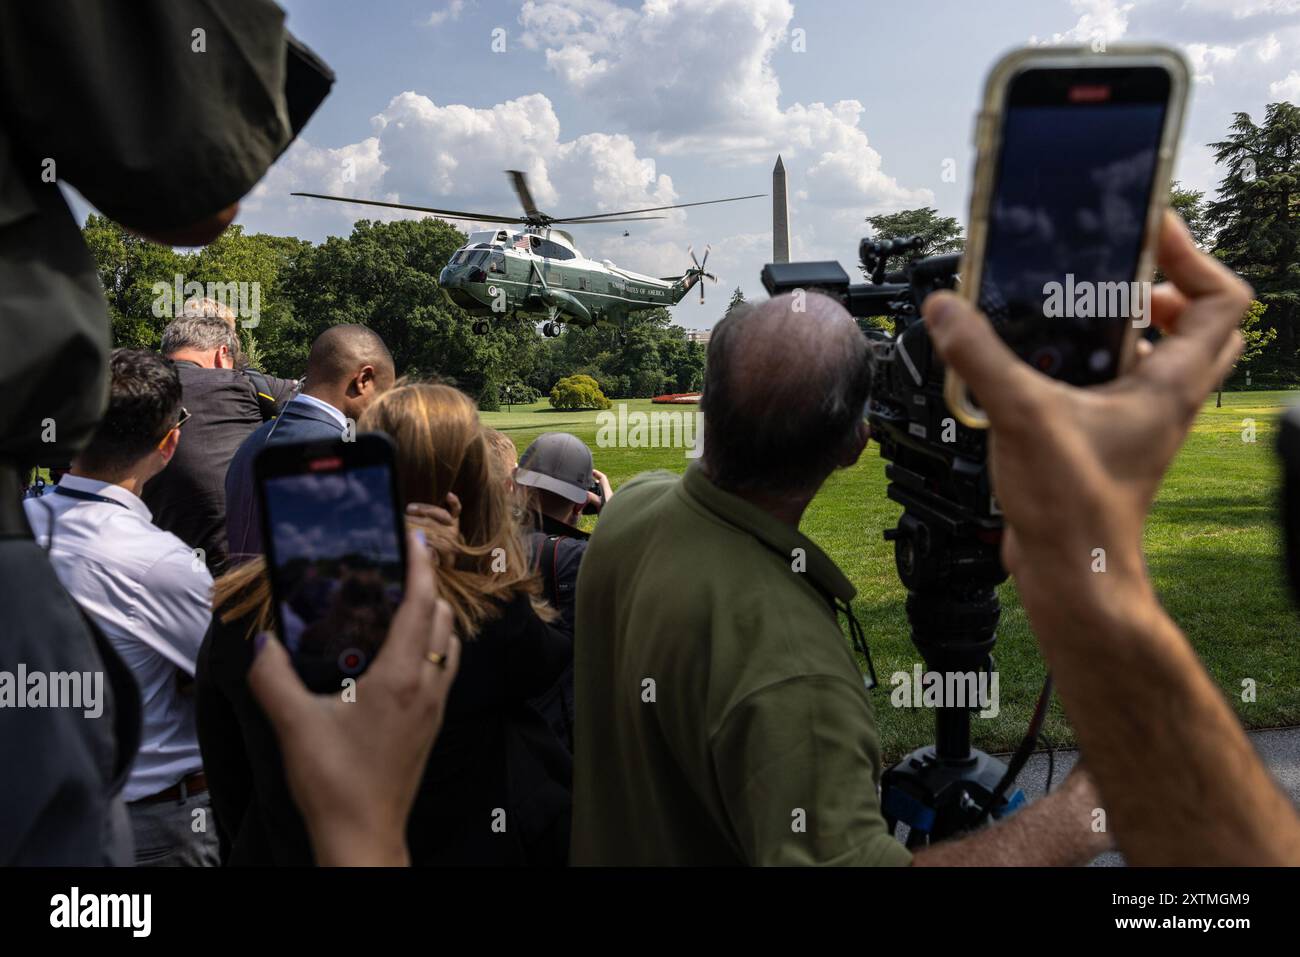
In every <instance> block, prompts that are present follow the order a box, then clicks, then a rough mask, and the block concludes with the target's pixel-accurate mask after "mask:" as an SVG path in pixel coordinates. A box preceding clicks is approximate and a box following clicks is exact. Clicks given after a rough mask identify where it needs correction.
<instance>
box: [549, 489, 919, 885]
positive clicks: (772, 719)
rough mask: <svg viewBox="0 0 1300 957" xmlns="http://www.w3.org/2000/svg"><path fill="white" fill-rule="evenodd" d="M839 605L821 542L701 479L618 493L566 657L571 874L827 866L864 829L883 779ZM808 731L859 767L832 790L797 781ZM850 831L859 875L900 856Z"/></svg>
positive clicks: (588, 567) (591, 560) (585, 571)
mask: <svg viewBox="0 0 1300 957" xmlns="http://www.w3.org/2000/svg"><path fill="white" fill-rule="evenodd" d="M796 549H804V552H803V555H802V561H800V560H799V559H800V555H799V553H798V552H796V551H795V550H796ZM800 567H803V568H805V569H806V570H802V571H800V570H796V569H797V568H800ZM852 593H853V590H852V587H851V586H850V585H849V583H848V582H847V581H846V580H845V579H844V577H843V576H842V575H841V574H840V573H839V571H838V570H837V569H836V568H835V566H834V565H833V564H832V563H831V561H830V559H829V558H827V557H826V556H825V555H824V554H823V553H822V552H821V551H820V550H819V549H818V548H817V546H816V545H814V544H813V543H812V542H811V541H809V540H808V539H807V538H805V537H804V536H802V535H801V534H799V533H798V532H797V531H796V530H794V529H793V528H789V527H787V526H784V525H782V524H781V523H780V522H778V521H777V520H775V519H773V518H772V517H771V516H768V515H765V514H764V513H762V512H760V511H759V510H758V509H756V508H754V507H753V506H752V505H749V504H748V503H746V502H744V501H743V500H741V499H739V498H737V497H735V496H732V495H728V494H727V493H725V492H722V491H721V490H719V489H717V488H715V487H713V486H712V484H711V483H710V482H709V480H708V479H707V478H706V477H705V476H704V475H703V474H702V473H701V472H700V471H699V469H698V468H692V469H690V470H688V472H687V474H686V475H685V476H684V477H681V478H679V477H677V476H675V475H672V474H670V473H667V472H657V473H651V474H648V475H642V476H639V477H638V478H636V479H634V480H632V481H631V482H630V483H628V484H626V485H624V486H623V487H622V488H620V490H619V493H618V496H617V498H616V499H615V500H614V501H613V502H611V503H610V505H609V506H608V507H607V508H606V509H605V511H604V512H603V513H602V516H601V524H600V527H599V529H598V531H597V533H596V534H595V535H594V536H593V537H592V541H591V545H590V546H589V549H588V555H587V557H586V559H585V560H584V561H583V564H582V571H581V573H580V576H579V595H580V601H579V606H578V633H579V635H581V636H584V637H585V636H587V635H588V634H592V635H593V636H594V635H597V634H598V636H599V638H600V640H591V641H587V640H579V641H578V642H577V643H576V648H575V657H576V670H577V693H578V700H579V707H578V727H577V740H576V752H575V779H574V839H573V860H574V863H576V864H627V863H636V864H742V863H758V862H763V863H811V862H827V861H828V858H831V857H833V856H834V854H835V851H834V849H833V842H834V839H835V838H836V837H838V835H839V833H840V832H842V830H843V829H844V828H846V827H847V826H849V825H850V824H852V823H853V822H854V820H855V818H858V816H860V815H861V816H865V817H867V818H869V817H870V816H871V813H872V811H873V809H874V804H875V801H874V794H875V788H876V785H877V783H878V782H877V779H876V775H878V769H879V768H880V751H879V744H878V741H877V737H876V734H875V730H874V718H873V715H872V711H871V705H870V703H869V701H868V697H867V692H866V690H865V688H864V685H863V681H862V678H861V677H860V676H859V673H858V668H857V665H856V663H855V662H854V659H853V656H852V654H851V653H850V652H849V649H848V644H847V642H846V641H845V639H844V637H843V635H842V634H841V632H840V630H839V626H838V624H837V623H836V617H835V613H834V611H833V610H832V603H831V602H832V595H835V596H838V597H841V598H843V597H847V596H851V595H852ZM791 709H793V710H791ZM823 717H824V718H826V719H830V718H834V720H833V721H830V720H827V721H822V720H819V719H820V718H823ZM810 721H811V722H813V727H812V728H811V729H810V728H809V726H808V723H809V722H810ZM810 730H811V732H812V733H813V734H815V735H816V736H817V737H818V738H821V739H824V740H829V739H835V740H836V742H837V744H838V746H839V749H840V750H841V751H843V752H844V753H846V754H850V755H856V756H858V757H859V758H860V760H859V761H857V762H855V763H854V764H845V765H844V766H843V768H842V770H843V771H844V776H843V777H840V778H838V779H835V780H831V779H829V778H822V779H820V780H819V779H818V778H817V777H815V776H809V775H806V774H804V773H803V772H805V771H807V770H809V769H808V767H806V766H805V765H803V764H802V763H801V759H800V758H799V753H800V752H801V751H802V750H804V742H805V741H806V739H807V738H808V736H809V733H810ZM828 750H829V749H828ZM764 756H765V757H764ZM755 758H760V759H764V760H767V761H768V766H767V767H764V766H761V765H758V764H755V763H753V762H754V759H755ZM777 759H784V760H785V761H787V762H788V763H785V764H783V765H782V766H781V767H779V768H773V767H772V766H771V764H770V762H771V761H775V760H777ZM864 769H867V770H866V771H864ZM870 769H875V770H876V774H875V775H873V774H872V773H870ZM832 787H833V788H834V789H836V790H838V791H840V792H841V793H840V794H839V795H836V794H831V793H828V789H829V788H832ZM755 788H759V789H760V790H759V791H757V792H756V791H755ZM760 807H761V808H764V809H766V810H767V811H769V812H770V814H769V815H768V816H766V817H765V818H762V817H761V816H758V815H755V814H754V813H753V811H754V810H755V809H757V808H760ZM814 807H817V808H820V809H822V818H821V819H820V820H816V819H814V820H809V821H808V827H807V832H806V833H802V834H801V833H799V832H798V830H797V827H796V825H797V823H798V821H797V817H796V816H795V815H796V814H797V812H798V811H799V809H801V808H803V809H809V810H811V809H812V808H814ZM857 823H858V824H862V821H861V820H858V821H857ZM863 833H864V835H865V836H867V837H868V841H867V844H866V845H865V846H860V847H857V848H855V849H854V850H855V852H856V860H857V861H858V862H861V863H875V862H883V861H885V860H893V861H897V860H898V859H899V858H900V857H901V859H902V860H903V861H906V857H907V855H906V852H905V851H904V850H903V848H902V847H901V846H900V845H898V844H897V843H896V842H895V841H894V840H893V838H892V837H890V836H889V835H888V834H887V833H886V832H885V829H884V827H883V823H881V825H880V826H879V827H872V826H866V827H864V828H863Z"/></svg>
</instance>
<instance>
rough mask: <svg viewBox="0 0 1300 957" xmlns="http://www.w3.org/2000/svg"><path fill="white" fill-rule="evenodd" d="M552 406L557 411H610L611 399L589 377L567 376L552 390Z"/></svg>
mask: <svg viewBox="0 0 1300 957" xmlns="http://www.w3.org/2000/svg"><path fill="white" fill-rule="evenodd" d="M551 406H552V407H553V408H556V409H564V410H566V411H574V410H576V409H608V408H609V399H607V398H605V393H603V392H601V391H600V386H599V385H597V384H596V380H595V379H593V378H592V377H591V376H589V375H569V376H565V377H564V378H563V379H561V380H560V381H559V382H557V383H555V387H554V388H552V389H551Z"/></svg>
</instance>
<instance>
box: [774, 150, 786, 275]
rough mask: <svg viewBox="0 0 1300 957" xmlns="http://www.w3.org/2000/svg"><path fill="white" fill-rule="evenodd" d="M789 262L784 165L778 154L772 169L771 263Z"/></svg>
mask: <svg viewBox="0 0 1300 957" xmlns="http://www.w3.org/2000/svg"><path fill="white" fill-rule="evenodd" d="M789 261H790V216H789V212H788V210H787V208H786V198H785V164H784V163H782V162H781V156H780V154H778V155H777V157H776V165H775V166H774V167H772V262H774V263H788V262H789Z"/></svg>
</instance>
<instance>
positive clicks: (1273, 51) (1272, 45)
mask: <svg viewBox="0 0 1300 957" xmlns="http://www.w3.org/2000/svg"><path fill="white" fill-rule="evenodd" d="M1281 49H1282V44H1280V43H1278V42H1277V34H1275V33H1270V34H1269V35H1268V36H1267V37H1266V38H1265V39H1264V40H1263V41H1262V42H1261V43H1260V44H1259V49H1257V50H1256V51H1255V56H1256V57H1258V58H1259V60H1260V62H1261V63H1268V62H1270V61H1272V60H1274V59H1276V57H1277V55H1278V51H1280V50H1281Z"/></svg>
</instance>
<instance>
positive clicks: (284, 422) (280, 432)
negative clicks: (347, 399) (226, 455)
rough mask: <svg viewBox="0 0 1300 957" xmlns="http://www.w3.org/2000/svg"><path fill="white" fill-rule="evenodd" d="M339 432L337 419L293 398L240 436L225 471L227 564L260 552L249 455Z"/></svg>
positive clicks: (333, 436)
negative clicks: (243, 437) (240, 442)
mask: <svg viewBox="0 0 1300 957" xmlns="http://www.w3.org/2000/svg"><path fill="white" fill-rule="evenodd" d="M342 435H343V430H342V429H340V428H339V424H338V422H337V421H335V420H334V419H332V418H330V415H329V413H328V412H326V411H325V410H324V409H318V408H316V407H315V406H314V405H310V404H308V403H306V402H297V401H293V402H290V403H289V404H288V405H286V406H285V407H284V411H283V412H281V413H280V415H279V416H278V417H277V418H274V419H272V420H271V421H270V422H263V423H262V424H261V426H259V427H258V428H257V429H256V430H255V431H254V432H253V433H252V434H251V435H250V436H249V437H248V438H246V439H245V440H244V442H243V444H242V445H240V446H239V449H238V451H236V452H235V457H234V458H233V459H231V460H230V468H229V469H228V470H227V471H226V540H227V544H228V546H229V549H228V551H229V555H230V564H231V565H237V564H239V562H241V561H246V560H247V559H249V558H252V557H254V556H257V555H261V554H262V516H261V514H260V513H259V511H258V506H257V489H255V488H254V487H253V459H255V458H257V453H258V452H260V451H261V450H262V446H264V445H280V444H282V443H286V442H319V441H322V440H328V439H337V438H340V437H341V436H342Z"/></svg>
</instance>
